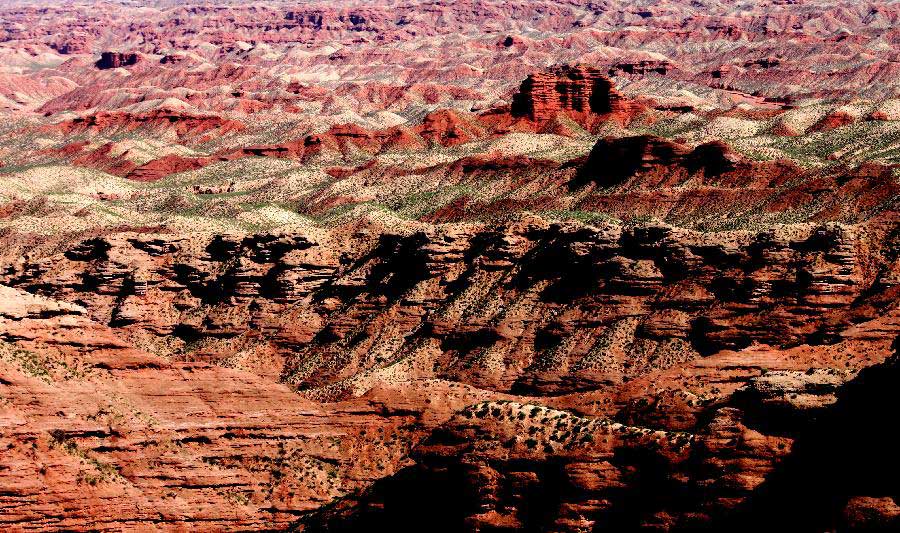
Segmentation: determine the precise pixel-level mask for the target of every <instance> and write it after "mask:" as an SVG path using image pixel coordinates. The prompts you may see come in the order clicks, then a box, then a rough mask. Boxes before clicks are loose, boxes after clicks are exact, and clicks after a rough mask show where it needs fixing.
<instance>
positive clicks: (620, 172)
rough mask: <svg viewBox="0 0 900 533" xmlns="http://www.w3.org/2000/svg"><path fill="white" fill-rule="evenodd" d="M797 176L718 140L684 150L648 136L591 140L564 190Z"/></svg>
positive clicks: (793, 169)
mask: <svg viewBox="0 0 900 533" xmlns="http://www.w3.org/2000/svg"><path fill="white" fill-rule="evenodd" d="M802 173H803V171H802V170H801V169H800V168H799V167H798V166H796V165H794V164H792V163H790V162H787V161H782V162H775V163H757V162H752V161H749V160H747V159H745V158H744V157H742V156H740V155H739V154H737V153H736V152H734V151H733V150H732V149H731V147H729V146H728V145H727V144H725V143H723V142H721V141H712V142H708V143H704V144H701V145H698V146H696V147H694V148H693V149H691V148H690V147H688V146H686V145H684V144H680V143H678V142H674V141H671V140H668V139H663V138H660V137H657V136H653V135H639V136H635V137H622V138H610V137H608V138H603V139H600V140H599V141H597V144H595V145H594V148H593V149H592V150H591V152H590V154H589V155H588V158H587V160H586V161H585V163H584V164H583V165H582V166H581V168H580V169H579V172H578V174H577V176H576V177H575V178H574V179H573V180H572V182H571V183H570V186H572V187H580V186H582V185H584V184H585V183H588V182H591V181H593V182H595V183H597V185H599V186H601V187H610V186H617V185H623V184H626V185H627V184H632V185H637V186H641V187H645V188H659V187H672V186H674V185H683V184H685V183H686V182H688V181H689V180H691V179H692V178H694V180H693V181H694V182H695V183H696V182H699V183H702V184H705V185H715V186H720V187H721V186H725V187H735V186H738V187H742V188H760V187H766V188H768V187H777V186H780V185H782V184H783V183H785V182H786V181H787V180H789V179H791V178H796V177H799V176H800V175H801V174H802Z"/></svg>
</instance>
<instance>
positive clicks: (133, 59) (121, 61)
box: [94, 52, 141, 70]
mask: <svg viewBox="0 0 900 533" xmlns="http://www.w3.org/2000/svg"><path fill="white" fill-rule="evenodd" d="M140 59H141V56H140V55H138V54H137V53H134V52H103V53H101V54H100V59H98V60H97V62H96V63H94V64H95V65H96V67H97V68H98V69H101V70H104V69H110V68H119V67H129V66H131V65H136V64H137V62H138V61H140Z"/></svg>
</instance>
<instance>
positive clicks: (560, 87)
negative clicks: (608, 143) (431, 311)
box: [512, 65, 632, 122]
mask: <svg viewBox="0 0 900 533" xmlns="http://www.w3.org/2000/svg"><path fill="white" fill-rule="evenodd" d="M631 111H632V107H631V105H630V103H629V102H628V101H627V100H626V99H625V98H624V97H623V96H622V95H620V94H619V92H618V91H617V90H616V89H615V86H614V85H613V83H612V81H610V80H609V78H607V77H606V76H605V75H604V73H603V71H601V70H600V69H597V68H592V67H586V66H582V65H576V66H561V67H554V68H552V69H550V70H548V71H545V72H539V73H535V74H530V75H529V76H528V78H526V79H525V81H523V82H522V85H521V86H520V87H519V91H518V92H517V93H516V94H515V95H514V96H513V101H512V114H513V116H515V117H525V118H528V119H529V120H533V121H538V122H541V121H546V120H550V119H552V118H554V117H556V116H557V115H559V114H569V115H572V116H575V117H579V118H582V120H583V119H584V117H589V116H590V115H600V116H603V117H606V118H609V119H612V120H617V121H627V120H628V119H629V117H630V114H631Z"/></svg>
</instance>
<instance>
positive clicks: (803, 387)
mask: <svg viewBox="0 0 900 533" xmlns="http://www.w3.org/2000/svg"><path fill="white" fill-rule="evenodd" d="M896 369H897V358H896V356H895V357H893V358H890V359H888V360H887V361H884V362H879V363H877V364H875V365H873V366H872V367H870V368H867V369H865V370H863V371H862V372H861V373H860V374H859V375H858V376H856V377H850V376H845V377H843V378H841V379H833V377H834V376H835V375H836V374H835V371H830V370H826V369H810V370H809V371H806V372H797V373H796V374H795V375H793V376H792V377H790V378H787V379H785V378H786V377H787V374H786V373H785V372H780V373H775V374H777V375H773V373H765V374H763V375H762V376H761V377H759V378H756V379H755V380H753V381H752V382H751V383H750V384H748V385H747V386H745V387H744V388H742V389H739V390H738V391H737V392H736V393H735V394H734V395H732V396H731V397H730V398H729V397H726V398H725V399H724V400H721V401H713V402H710V401H697V402H695V403H694V404H693V405H694V407H693V409H694V410H696V411H697V412H702V413H703V415H702V416H699V417H698V418H697V420H698V422H697V423H696V424H695V425H694V426H693V427H691V428H690V430H688V431H673V430H670V429H659V428H658V427H657V428H653V427H641V426H635V425H629V424H628V423H622V422H619V421H617V420H616V419H614V418H605V417H585V416H578V415H573V414H572V413H570V412H567V411H561V410H558V409H553V408H548V407H546V406H544V405H537V404H527V403H520V402H503V401H501V402H484V403H480V404H476V405H473V406H470V407H469V408H467V409H466V410H464V411H462V412H461V413H459V414H458V415H457V416H456V417H454V419H452V420H451V421H449V422H448V423H447V424H445V425H444V426H443V427H442V428H440V429H439V430H436V431H434V432H433V433H432V434H431V436H430V437H429V438H427V439H426V440H424V441H423V442H422V443H421V444H420V445H419V446H418V447H417V448H416V450H415V452H414V454H413V457H414V458H415V460H416V465H415V466H412V467H410V468H408V469H406V470H404V471H400V472H398V473H397V474H396V475H395V476H392V477H391V478H388V479H386V480H382V481H380V482H378V483H376V484H374V485H373V486H372V488H371V489H368V490H367V491H364V492H363V493H361V494H358V495H355V496H354V497H353V498H352V502H353V503H352V505H350V504H347V503H344V504H343V505H341V504H336V505H331V506H327V507H325V508H323V509H322V510H319V511H317V512H315V513H313V514H312V515H311V516H309V517H306V518H304V519H302V520H301V524H303V525H306V526H310V527H312V528H313V529H325V530H331V529H342V528H348V527H349V528H350V529H353V530H358V531H363V530H366V529H368V528H380V527H385V526H386V525H388V524H390V525H391V526H392V527H395V528H399V530H402V531H412V530H414V529H415V524H416V523H421V522H422V521H427V520H428V519H434V518H437V523H438V524H439V526H438V529H439V530H440V531H460V530H472V531H479V530H494V529H499V530H509V531H566V532H580V531H596V530H603V529H609V530H614V531H644V530H647V531H697V530H711V531H759V530H760V529H761V528H762V529H766V528H770V529H782V528H787V529H790V530H792V531H819V530H827V529H835V528H837V529H840V530H851V531H852V530H857V529H862V530H878V531H889V530H891V529H892V528H894V527H896V525H897V519H898V512H897V502H896V501H895V498H896V496H895V495H894V494H893V493H892V489H891V481H890V480H892V479H894V478H893V476H895V475H896V473H897V468H898V466H900V463H898V461H897V459H896V458H895V457H894V456H893V454H892V453H891V452H890V451H889V447H888V446H886V445H885V444H884V439H883V438H881V437H880V436H878V435H876V433H877V431H878V430H877V429H876V428H877V424H876V423H874V422H873V423H872V426H870V425H869V424H868V422H869V421H871V420H873V419H874V418H875V417H877V416H878V415H877V413H878V412H879V410H880V409H881V408H882V407H883V406H884V403H883V402H887V403H888V404H889V405H893V404H894V403H896V402H895V401H894V399H893V395H892V393H891V392H889V391H888V389H887V388H885V387H890V385H889V383H891V377H892V376H893V375H894V374H895V373H896ZM803 376H806V377H803ZM826 376H831V377H826ZM763 382H766V383H768V384H767V385H763ZM775 383H778V385H777V386H775V388H776V389H778V390H779V391H780V392H779V394H778V395H779V396H780V395H782V394H783V395H784V396H785V397H786V398H788V399H791V401H790V402H789V404H779V405H778V406H777V407H776V406H773V405H772V404H770V403H769V402H768V401H766V398H767V397H770V395H769V394H763V395H762V396H757V395H756V394H753V393H749V392H747V393H746V394H745V392H746V391H753V390H755V391H759V390H771V389H772V385H773V384H775ZM813 383H816V384H817V385H814V386H810V385H811V384H813ZM821 383H827V385H825V386H824V387H822V386H821V385H818V384H821ZM659 385H661V383H658V384H657V386H659ZM798 398H802V399H800V400H797V399H798ZM876 398H878V399H877V400H876ZM812 404H815V405H816V408H815V409H816V412H815V413H812V412H810V406H811V405H812ZM773 408H774V411H773V413H774V412H778V413H782V414H786V413H788V412H789V413H790V414H791V416H793V417H794V418H795V420H801V419H802V420H803V421H804V423H803V424H801V425H795V424H790V425H786V426H778V425H777V424H773V423H772V422H773V421H772V420H771V419H769V418H768V417H767V416H762V417H756V416H752V415H750V414H749V412H751V411H752V412H757V413H759V414H763V415H766V414H768V412H769V410H770V409H773ZM855 417H859V418H855ZM776 418H777V420H784V419H783V418H782V416H781V415H777V416H776ZM850 426H858V427H859V428H860V429H859V430H858V431H848V429H847V428H848V427H850ZM836 457H839V458H840V459H839V460H835V458H836Z"/></svg>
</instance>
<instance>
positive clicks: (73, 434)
mask: <svg viewBox="0 0 900 533" xmlns="http://www.w3.org/2000/svg"><path fill="white" fill-rule="evenodd" d="M148 250H152V248H148ZM87 315H88V313H86V312H85V310H84V309H83V308H81V307H80V306H77V305H72V304H66V303H59V302H54V301H51V300H47V299H45V298H41V297H37V296H33V295H30V294H27V293H24V292H21V291H17V290H14V289H10V288H8V287H4V286H0V389H2V391H3V401H2V403H0V446H2V447H3V450H4V453H3V454H2V456H0V489H2V495H0V527H3V528H4V529H8V530H18V529H22V528H32V529H41V530H53V531H73V530H122V529H130V528H136V529H180V528H188V529H196V530H203V531H221V530H235V529H241V530H243V529H247V530H259V529H269V530H271V529H277V530H283V529H287V528H288V526H289V525H290V524H291V523H292V522H293V521H294V520H296V517H297V516H298V515H299V514H303V513H306V512H309V511H310V510H312V509H316V508H317V507H319V506H321V505H323V504H324V503H326V502H329V501H332V500H334V499H336V498H339V497H342V496H344V495H346V494H349V493H353V492H356V491H359V490H362V489H364V488H366V487H368V486H369V485H370V484H371V483H372V482H373V481H374V480H376V479H380V478H383V477H385V476H388V475H390V474H392V473H393V472H395V471H397V469H398V468H401V467H402V466H403V465H404V464H405V463H406V462H407V461H408V459H407V458H406V456H407V454H408V452H409V450H410V448H411V446H413V445H414V444H415V442H417V441H418V440H419V438H421V434H422V433H423V432H424V431H426V430H427V428H428V427H429V426H430V425H432V426H433V425H434V424H437V423H440V422H441V421H443V420H446V419H447V418H449V416H450V413H452V411H454V410H458V409H461V408H462V407H463V406H465V405H466V404H467V403H471V402H473V401H479V399H480V398H483V395H481V394H479V393H477V392H473V393H470V392H467V391H464V390H459V389H456V390H452V389H450V388H447V387H443V386H442V385H441V384H438V383H420V384H418V385H417V386H415V387H414V391H415V392H401V391H399V390H396V389H394V390H391V389H384V388H382V389H381V390H380V392H373V393H372V394H370V395H369V396H368V397H367V398H365V399H359V400H354V401H351V402H345V403H341V404H330V405H328V406H326V405H322V404H317V403H314V402H310V401H307V400H304V399H303V398H300V397H299V396H297V395H296V394H295V393H293V392H292V391H291V390H290V389H288V388H287V387H285V386H283V385H279V384H277V383H275V382H273V381H270V380H267V379H264V378H261V377H259V376H257V375H255V374H252V373H249V372H245V371H241V370H235V369H228V368H222V367H220V366H215V365H209V364H207V363H203V362H196V361H195V362H187V361H180V362H173V361H170V360H167V359H165V358H162V357H158V356H156V355H152V354H149V353H147V352H145V351H143V350H141V349H139V348H136V347H135V346H133V345H132V344H131V343H129V342H127V341H126V340H124V339H122V338H121V337H120V336H118V334H117V331H116V330H113V329H111V328H109V327H106V326H103V325H101V324H99V323H96V322H94V321H92V320H90V319H89V318H88V316H87ZM425 405H429V406H434V409H429V415H428V416H427V417H420V416H419V415H418V414H417V413H420V412H421V411H420V410H419V406H425Z"/></svg>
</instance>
